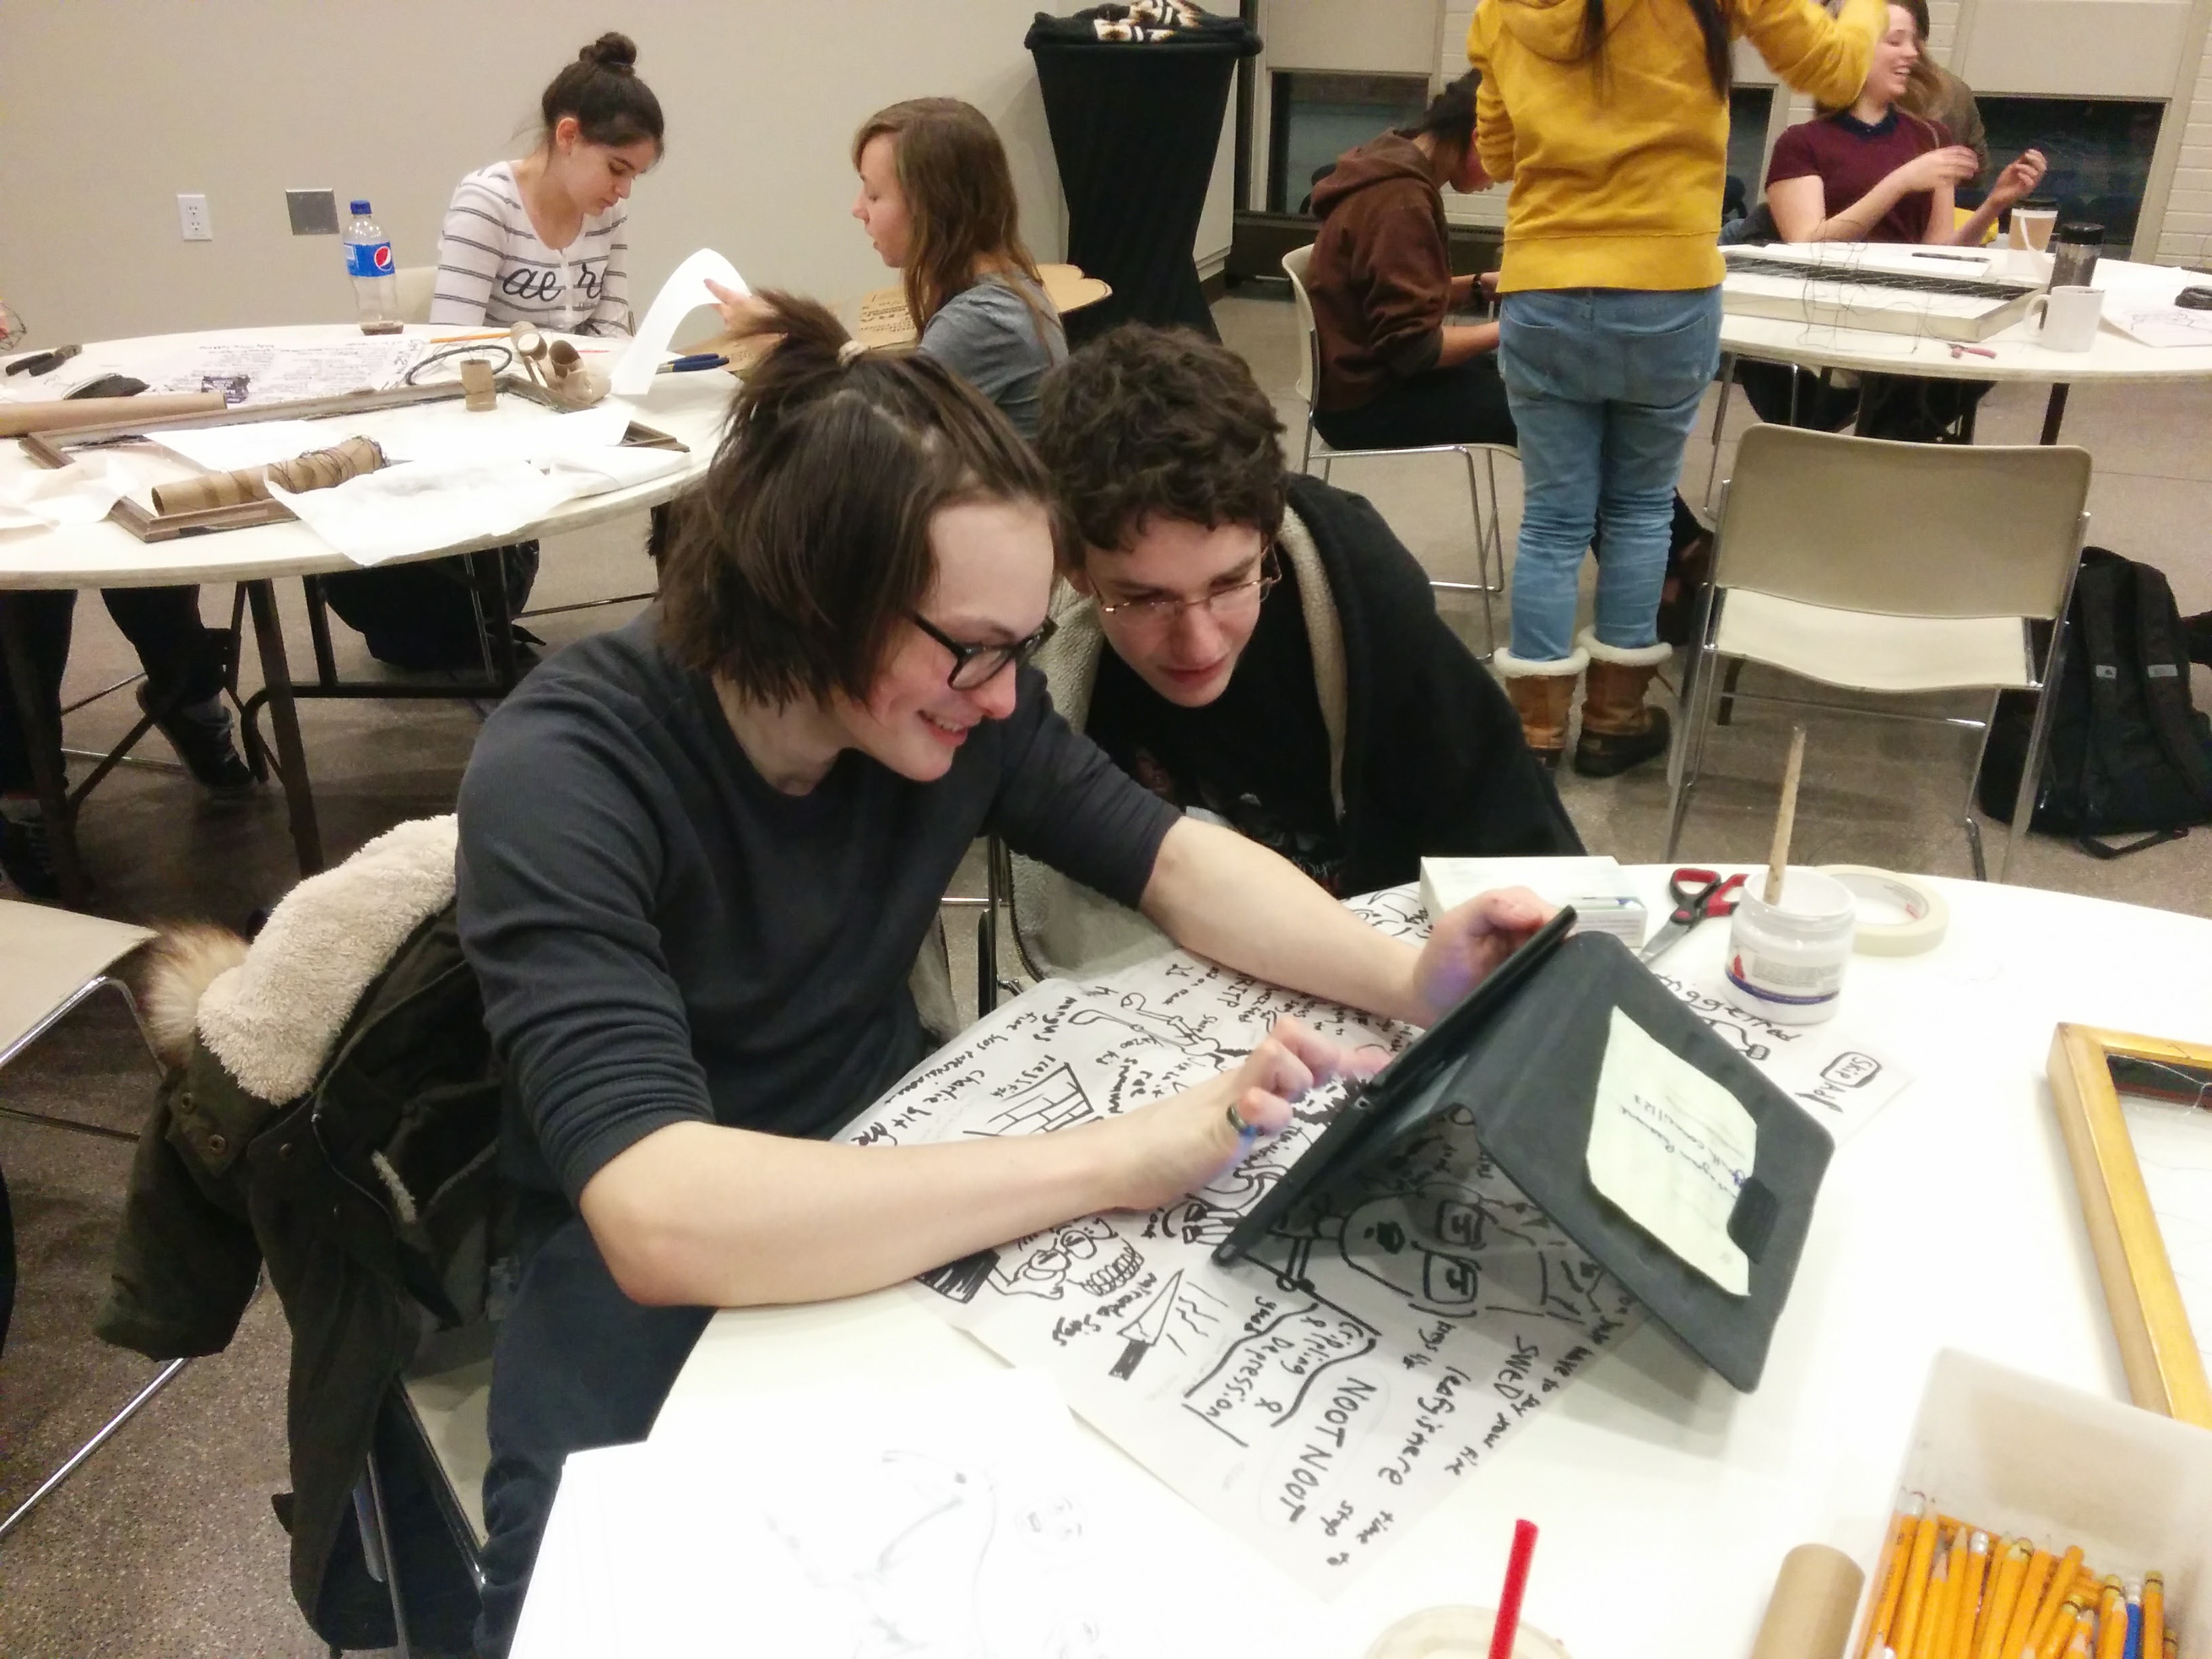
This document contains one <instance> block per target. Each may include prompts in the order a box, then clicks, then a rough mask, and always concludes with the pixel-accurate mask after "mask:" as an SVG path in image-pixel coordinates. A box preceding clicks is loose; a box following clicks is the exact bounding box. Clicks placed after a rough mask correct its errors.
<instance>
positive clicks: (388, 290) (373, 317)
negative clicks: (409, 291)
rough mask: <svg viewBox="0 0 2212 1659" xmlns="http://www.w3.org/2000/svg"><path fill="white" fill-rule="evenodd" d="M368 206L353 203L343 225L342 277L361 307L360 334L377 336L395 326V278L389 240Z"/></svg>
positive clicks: (396, 321)
mask: <svg viewBox="0 0 2212 1659" xmlns="http://www.w3.org/2000/svg"><path fill="white" fill-rule="evenodd" d="M368 215H369V207H368V203H367V202H366V201H356V203H355V204H353V217H352V218H351V219H349V220H348V221H347V222H346V228H345V238H344V242H345V262H346V274H347V275H348V276H350V277H352V278H353V297H354V301H355V303H356V304H357V305H358V306H359V307H361V325H362V330H363V331H366V332H368V333H374V334H381V333H384V332H386V331H389V330H392V329H396V328H398V326H399V276H398V268H397V267H396V266H395V265H394V264H393V263H392V239H391V238H390V237H388V236H386V234H384V230H383V228H382V227H381V226H380V225H379V224H378V223H377V222H376V221H375V220H374V219H372V218H370V217H369V216H368Z"/></svg>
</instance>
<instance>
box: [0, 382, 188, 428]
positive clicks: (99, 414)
mask: <svg viewBox="0 0 2212 1659" xmlns="http://www.w3.org/2000/svg"><path fill="white" fill-rule="evenodd" d="M224 407H225V405H224V403H223V400H222V393H221V392H159V393H156V394H155V395H154V396H153V397H150V398H149V397H138V398H61V399H59V400H58V401H56V402H52V403H44V404H0V438H20V437H21V436H22V435H24V434H25V433H27V432H67V431H70V430H71V429H72V428H76V427H81V426H114V425H120V424H122V423H123V422H126V421H158V420H165V419H167V417H168V416H173V415H211V414H214V413H215V412H216V411H217V410H221V409H222V408H224Z"/></svg>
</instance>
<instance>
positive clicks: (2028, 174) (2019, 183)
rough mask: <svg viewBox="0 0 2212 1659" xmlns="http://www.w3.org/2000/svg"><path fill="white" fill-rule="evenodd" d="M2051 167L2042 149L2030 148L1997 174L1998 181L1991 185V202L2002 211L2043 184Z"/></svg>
mask: <svg viewBox="0 0 2212 1659" xmlns="http://www.w3.org/2000/svg"><path fill="white" fill-rule="evenodd" d="M2049 169H2050V163H2049V162H2047V161H2045V160H2044V159H2043V152H2042V151H2041V150H2039V149H2032V150H2029V151H2028V152H2027V154H2026V155H2022V156H2021V157H2020V158H2019V159H2018V160H2016V161H2014V162H2013V163H2012V164H2011V165H2010V166H2009V167H2006V168H2005V170H2004V171H2003V172H2002V173H1999V174H1997V181H1996V183H1995V184H1993V185H1990V196H1989V199H1990V204H1991V205H1992V206H1993V207H1994V208H1995V209H1996V210H1997V211H1999V212H2002V211H2003V210H2005V209H2006V208H2008V207H2010V206H2011V205H2012V204H2014V203H2015V202H2017V201H2018V200H2020V198H2021V197H2023V196H2025V195H2027V194H2028V192H2029V191H2033V189H2034V188H2035V187H2036V186H2037V185H2039V184H2041V183H2042V182H2043V175H2044V174H2045V173H2046V172H2047V171H2049Z"/></svg>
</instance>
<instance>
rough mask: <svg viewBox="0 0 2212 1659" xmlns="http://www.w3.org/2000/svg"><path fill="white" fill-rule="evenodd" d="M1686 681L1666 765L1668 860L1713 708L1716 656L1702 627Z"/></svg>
mask: <svg viewBox="0 0 2212 1659" xmlns="http://www.w3.org/2000/svg"><path fill="white" fill-rule="evenodd" d="M1691 660H1692V667H1691V670H1690V673H1689V676H1688V679H1689V684H1687V685H1686V686H1685V687H1684V688H1683V689H1684V692H1685V696H1684V702H1683V708H1682V716H1683V718H1682V726H1681V730H1680V732H1679V733H1678V735H1677V736H1676V738H1675V746H1676V749H1677V750H1678V757H1677V759H1676V760H1675V762H1674V763H1673V764H1672V765H1671V766H1670V767H1669V770H1670V771H1672V772H1673V773H1674V777H1673V779H1672V780H1671V782H1672V785H1673V793H1674V799H1672V800H1670V801H1669V802H1668V806H1667V850H1666V852H1665V854H1662V858H1663V859H1664V860H1665V861H1667V862H1668V863H1671V862H1673V860H1674V849H1675V848H1678V847H1679V846H1680V845H1681V842H1682V823H1683V821H1684V820H1685V819H1686V818H1687V817H1689V815H1690V792H1691V791H1692V789H1695V788H1696V787H1698V776H1699V773H1701V772H1702V771H1703V770H1704V769H1705V727H1706V726H1707V724H1708V720H1709V716H1710V715H1711V708H1712V672H1713V667H1714V663H1715V659H1714V657H1713V654H1712V646H1711V639H1710V636H1709V635H1706V634H1705V633H1704V632H1703V631H1702V630H1701V631H1700V632H1699V635H1698V644H1697V647H1696V648H1695V650H1694V651H1693V652H1692V658H1691Z"/></svg>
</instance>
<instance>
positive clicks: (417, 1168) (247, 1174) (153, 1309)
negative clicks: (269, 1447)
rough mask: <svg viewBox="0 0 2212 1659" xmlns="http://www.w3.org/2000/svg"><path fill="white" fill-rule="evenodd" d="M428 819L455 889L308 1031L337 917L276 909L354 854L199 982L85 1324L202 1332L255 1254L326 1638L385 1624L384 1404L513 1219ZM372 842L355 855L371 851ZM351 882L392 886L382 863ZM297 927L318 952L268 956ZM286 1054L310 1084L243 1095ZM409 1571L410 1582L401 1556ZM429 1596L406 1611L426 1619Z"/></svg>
mask: <svg viewBox="0 0 2212 1659" xmlns="http://www.w3.org/2000/svg"><path fill="white" fill-rule="evenodd" d="M436 823H441V824H442V825H443V829H442V836H443V842H444V846H445V849H446V850H445V854H444V856H445V862H446V873H445V889H446V891H447V895H448V898H447V902H445V903H444V904H443V906H442V908H438V909H436V910H435V911H434V912H433V913H432V914H430V915H428V916H425V917H422V918H421V919H419V920H417V919H416V917H415V915H413V914H411V913H407V914H403V915H399V916H398V917H397V918H396V919H392V926H393V927H400V926H404V927H407V928H408V931H407V932H406V933H405V934H404V939H402V942H401V943H400V944H399V945H398V948H397V949H396V950H392V948H391V947H390V941H389V939H388V937H387V938H384V939H380V940H376V939H371V940H370V941H369V942H368V945H365V946H364V948H365V949H366V950H368V951H370V953H372V954H373V955H374V957H375V960H374V961H373V962H365V963H363V964H362V970H363V971H362V977H363V978H365V980H366V982H365V983H364V984H362V985H360V986H358V987H355V986H351V985H346V986H344V987H342V988H341V989H340V991H339V993H338V994H337V995H336V996H334V997H325V999H324V1000H323V1003H322V1006H324V1007H325V1008H327V1009H329V1010H330V1011H331V1012H332V1013H333V1014H334V1015H335V1016H336V1018H334V1019H333V1020H332V1021H331V1022H330V1023H329V1024H327V1025H325V1027H324V1028H323V1029H320V1030H316V1029H314V1025H313V1021H312V1020H308V1021H304V1022H299V1021H295V1022H291V1023H289V1024H288V1023H287V1021H286V1019H285V1018H284V1014H285V1013H288V1012H290V1011H292V1010H294V1009H296V1008H298V1007H300V1006H301V1005H302V1004H303V1003H305V1002H307V1001H309V1000H311V999H310V998H307V997H305V996H302V995H301V994H300V992H299V990H298V986H299V984H300V982H301V979H302V977H303V976H304V977H309V978H312V977H316V976H318V975H319V977H320V978H321V979H322V981H324V984H325V987H327V986H328V984H329V982H330V981H331V979H332V978H333V977H338V976H336V975H332V974H331V971H330V969H331V965H332V964H331V960H330V957H331V956H332V955H333V954H342V951H338V952H333V951H331V939H332V938H333V934H334V930H333V929H331V927H321V928H314V927H309V928H304V929H303V928H301V927H295V926H287V925H281V924H285V923H290V922H296V921H298V920H299V919H300V916H301V908H300V907H301V906H303V905H304V906H307V907H309V908H312V907H313V905H314V904H315V903H316V902H317V900H318V898H319V897H322V898H327V897H328V896H330V895H331V891H332V890H333V888H332V887H331V886H325V887H324V888H321V889H318V887H317V884H318V883H325V884H335V885H336V886H338V887H343V884H345V882H346V881H347V879H348V878H349V875H350V876H354V877H358V876H359V875H360V874H361V873H362V872H359V871H356V870H355V869H354V866H353V865H352V863H350V862H349V865H347V866H341V867H340V868H339V869H337V870H334V871H331V872H327V873H326V874H325V875H324V876H321V877H317V878H313V880H311V881H309V882H306V883H303V884H301V886H300V888H298V889H297V890H295V892H294V893H293V894H292V895H291V896H289V897H288V898H287V899H286V900H285V902H284V904H283V905H282V906H280V907H278V910H277V913H276V915H272V916H271V918H270V924H269V927H268V928H267V929H266V930H265V931H264V933H263V935H262V939H261V941H259V942H258V943H257V944H256V945H255V946H254V947H253V952H252V954H249V955H248V956H247V957H246V960H245V961H244V962H242V963H240V964H239V965H238V966H236V967H234V968H232V969H230V970H229V972H228V974H226V975H222V976H219V977H217V978H216V979H215V980H213V981H212V982H211V983H210V985H209V986H208V987H207V990H206V994H204V995H201V996H200V997H199V998H198V1007H197V1010H196V1015H197V1022H196V1029H195V1030H193V1031H192V1032H191V1035H190V1036H189V1038H188V1039H186V1041H185V1048H184V1053H183V1054H182V1058H181V1063H180V1064H179V1065H178V1066H176V1067H175V1068H174V1069H173V1070H172V1071H171V1072H170V1073H169V1074H168V1076H167V1079H166V1080H165V1081H164V1083H163V1085H162V1086H161V1093H160V1096H159V1097H158V1099H157V1100H156V1102H155V1108H154V1113H153V1116H152V1118H151V1120H150V1121H149V1123H148V1124H147V1126H146V1128H145V1131H144V1132H143V1134H142V1136H141V1137H140V1139H139V1144H138V1152H137V1158H136V1160H135V1161H134V1163H133V1165H132V1169H131V1188H130V1194H129V1197H128V1200H127V1201H126V1205H125V1212H124V1219H123V1225H122V1229H121V1231H120V1233H119V1235H118V1238H117V1241H116V1246H115V1258H114V1267H113V1276H112V1285H111V1289H110V1293H109V1297H108V1301H107V1304H106V1306H105V1307H104V1308H103V1309H102V1310H101V1312H100V1319H99V1324H98V1328H99V1333H100V1335H101V1337H103V1338H104V1339H105V1340H108V1341H110V1342H113V1343H116V1344H118V1346H123V1347H127V1348H131V1349H132V1350H134V1351H136V1352H139V1353H143V1354H145V1355H146V1356H148V1357H149V1358H155V1359H166V1358H175V1357H178V1356H180V1355H191V1354H208V1353H214V1352H218V1351H219V1350H221V1349H222V1348H223V1347H224V1346H227V1345H228V1343H229V1341H230V1339H231V1336H232V1334H233V1333H234V1331H235V1330H236V1329H237V1327H238V1322H239V1320H240V1317H241V1316H243V1314H244V1313H245V1311H246V1304H248V1303H249V1302H250V1301H251V1300H252V1296H253V1292H254V1288H255V1285H256V1281H257V1277H258V1273H260V1271H261V1269H262V1267H264V1264H265V1266H266V1267H267V1270H268V1275H269V1281H270V1285H271V1286H272V1287H273V1288H274V1289H275V1291H276V1295H277V1297H278V1298H279V1299H280V1300H281V1302H282V1303H283V1309H284V1314H285V1317H286V1319H287V1320H288V1321H289V1322H290V1325H291V1330H292V1363H291V1371H290V1377H289V1392H288V1397H287V1406H286V1428H287V1437H288V1440H289V1447H290V1466H291V1479H292V1486H293V1491H292V1493H291V1495H290V1498H289V1502H287V1500H285V1499H283V1498H280V1499H279V1500H278V1505H277V1507H278V1514H279V1516H281V1517H283V1519H284V1521H285V1523H286V1525H287V1526H288V1527H289V1529H290V1531H291V1534H292V1545H291V1579H292V1593H293V1595H294V1597H295V1600H296V1601H298V1602H299V1605H300V1608H301V1612H302V1613H305V1614H306V1615H307V1620H308V1621H309V1622H310V1623H311V1624H312V1625H313V1626H314V1627H315V1629H316V1631H317V1632H319V1634H320V1635H321V1636H322V1637H323V1638H325V1640H326V1641H330V1642H333V1643H337V1644H341V1645H343V1646H345V1647H348V1648H357V1647H382V1646H386V1645H389V1644H391V1643H392V1639H393V1636H392V1617H391V1608H390V1604H389V1602H388V1601H386V1598H385V1595H384V1592H383V1590H382V1589H380V1587H378V1586H377V1585H375V1584H374V1583H372V1582H371V1581H369V1580H368V1578H367V1577H366V1576H365V1575H364V1573H363V1572H362V1562H361V1545H360V1541H359V1535H358V1533H357V1532H356V1528H355V1522H354V1510H353V1504H352V1494H353V1491H354V1488H355V1486H356V1485H357V1484H358V1483H359V1482H360V1480H361V1479H362V1470H363V1467H364V1463H365V1460H366V1456H367V1453H368V1448H369V1446H370V1444H371V1442H372V1437H374V1436H375V1435H376V1434H377V1432H378V1431H377V1422H378V1418H379V1415H380V1412H382V1411H383V1410H384V1409H385V1407H386V1400H387V1397H388V1396H390V1395H392V1390H393V1385H394V1383H396V1382H397V1381H398V1378H399V1376H400V1373H401V1372H402V1370H404V1368H405V1366H406V1364H407V1363H408V1361H409V1360H410V1358H412V1356H413V1355H414V1353H415V1352H416V1346H417V1344H418V1342H419V1341H420V1340H421V1339H422V1337H423V1336H424V1335H425V1334H427V1333H428V1332H429V1331H431V1330H432V1329H434V1328H453V1327H458V1326H459V1325H462V1324H463V1323H465V1322H473V1321H479V1320H481V1319H483V1316H484V1315H485V1312H486V1308H485V1303H486V1299H487V1288H486V1287H487V1284H488V1279H489V1268H488V1263H489V1259H490V1257H491V1256H492V1255H493V1254H494V1251H495V1241H496V1240H497V1238H498V1237H500V1236H501V1234H502V1233H503V1232H504V1231H505V1230H506V1228H505V1223H504V1220H503V1218H501V1217H500V1216H499V1215H498V1214H497V1212H498V1210H499V1208H500V1205H499V1202H498V1200H497V1197H496V1194H495V1184H494V1178H493V1153H494V1150H495V1146H496V1138H497V1133H498V1127H499V1108H500V1092H501V1073H500V1070H499V1066H498V1062H497V1060H496V1059H495V1057H494V1055H493V1054H492V1052H491V1045H490V1040H489V1037H488V1036H487V1035H486V1034H485V1031H484V1028H483V1002H482V999H481V998H480V997H479V995H478V994H477V987H476V981H475V978H474V975H471V973H470V971H469V969H468V965H467V963H465V961H464V960H463V958H462V956H461V951H460V944H459V937H458V934H457V932H456V929H455V926H454V921H453V905H452V903H451V900H450V893H451V890H452V874H451V866H452V853H451V848H452V829H451V823H452V820H450V819H446V820H441V821H436ZM425 827H426V826H416V825H407V826H402V829H403V830H412V829H422V828H425ZM400 833H401V832H400V831H395V832H393V834H394V835H395V836H397V835H399V834H400ZM435 840H436V836H435V835H434V836H432V837H431V841H432V843H433V849H434V851H435ZM377 846H378V843H371V846H370V847H369V848H364V849H363V851H362V854H356V860H362V859H370V860H371V866H372V867H373V866H374V860H373V859H371V854H374V852H375V850H376V848H377ZM417 850H420V849H419V848H418V849H417ZM354 885H355V886H356V889H361V888H362V887H363V884H362V883H361V882H359V881H356V882H355V883H354ZM366 890H367V891H368V893H369V894H370V895H371V896H372V897H374V895H375V894H376V893H378V892H379V891H380V890H386V889H382V888H381V887H380V884H379V883H377V882H375V881H374V880H371V881H370V882H368V884H366ZM339 918H340V920H341V921H342V920H343V907H341V908H340V912H339ZM326 920H328V918H326ZM335 931H336V933H337V934H340V935H343V934H344V933H349V932H352V931H354V930H350V929H347V928H345V927H343V926H341V927H339V928H338V929H337V930H335ZM288 944H289V945H292V946H294V947H295V951H294V954H295V955H298V956H301V957H309V956H313V957H319V960H315V961H311V962H307V963H289V964H288V963H281V962H280V963H274V964H272V963H269V962H267V961H266V960H264V957H266V956H267V955H269V954H270V953H271V952H275V953H277V954H279V955H282V954H283V952H284V951H285V949H286V946H287V945H288ZM379 944H380V945H381V947H382V948H380V949H379V948H376V947H377V945H379ZM356 989H357V991H358V994H357V996H354V995H352V994H351V993H353V992H354V991H355V990H356ZM188 1000H189V999H188ZM272 1010H274V1011H280V1012H276V1014H275V1016H274V1017H272V1016H271V1011H272ZM241 1034H242V1035H241ZM310 1050H313V1052H310ZM287 1068H292V1069H293V1070H294V1071H295V1074H296V1073H297V1072H299V1071H301V1070H305V1071H307V1072H308V1073H311V1080H310V1081H309V1082H308V1083H307V1085H306V1086H304V1087H302V1088H300V1089H298V1090H297V1091H293V1090H292V1089H290V1088H289V1085H283V1084H278V1085H271V1084H269V1083H267V1082H265V1081H264V1082H262V1083H261V1085H260V1086H261V1087H262V1088H263V1089H264V1090H267V1091H269V1092H257V1091H256V1088H255V1087H252V1086H249V1085H248V1083H247V1082H246V1081H242V1080H241V1078H240V1073H245V1074H246V1077H248V1078H253V1079H267V1078H270V1077H272V1076H276V1077H282V1076H283V1075H284V1074H285V1073H286V1071H287ZM272 1094H274V1095H276V1096H278V1097H274V1098H272V1097H271V1095H272ZM402 1568H403V1582H404V1579H405V1577H406V1568H407V1564H406V1561H405V1559H404V1557H403V1563H402ZM418 1582H419V1581H418ZM471 1611H472V1609H464V1610H460V1612H461V1613H466V1612H471ZM421 1618H422V1610H420V1609H414V1610H410V1620H409V1622H410V1625H414V1626H416V1629H417V1633H418V1635H419V1634H420V1633H421V1632H422V1626H421V1624H420V1623H419V1622H418V1620H421ZM459 1627H460V1628H461V1629H462V1630H464V1631H465V1629H466V1623H465V1618H464V1619H463V1620H462V1622H461V1623H460V1626H459Z"/></svg>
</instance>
